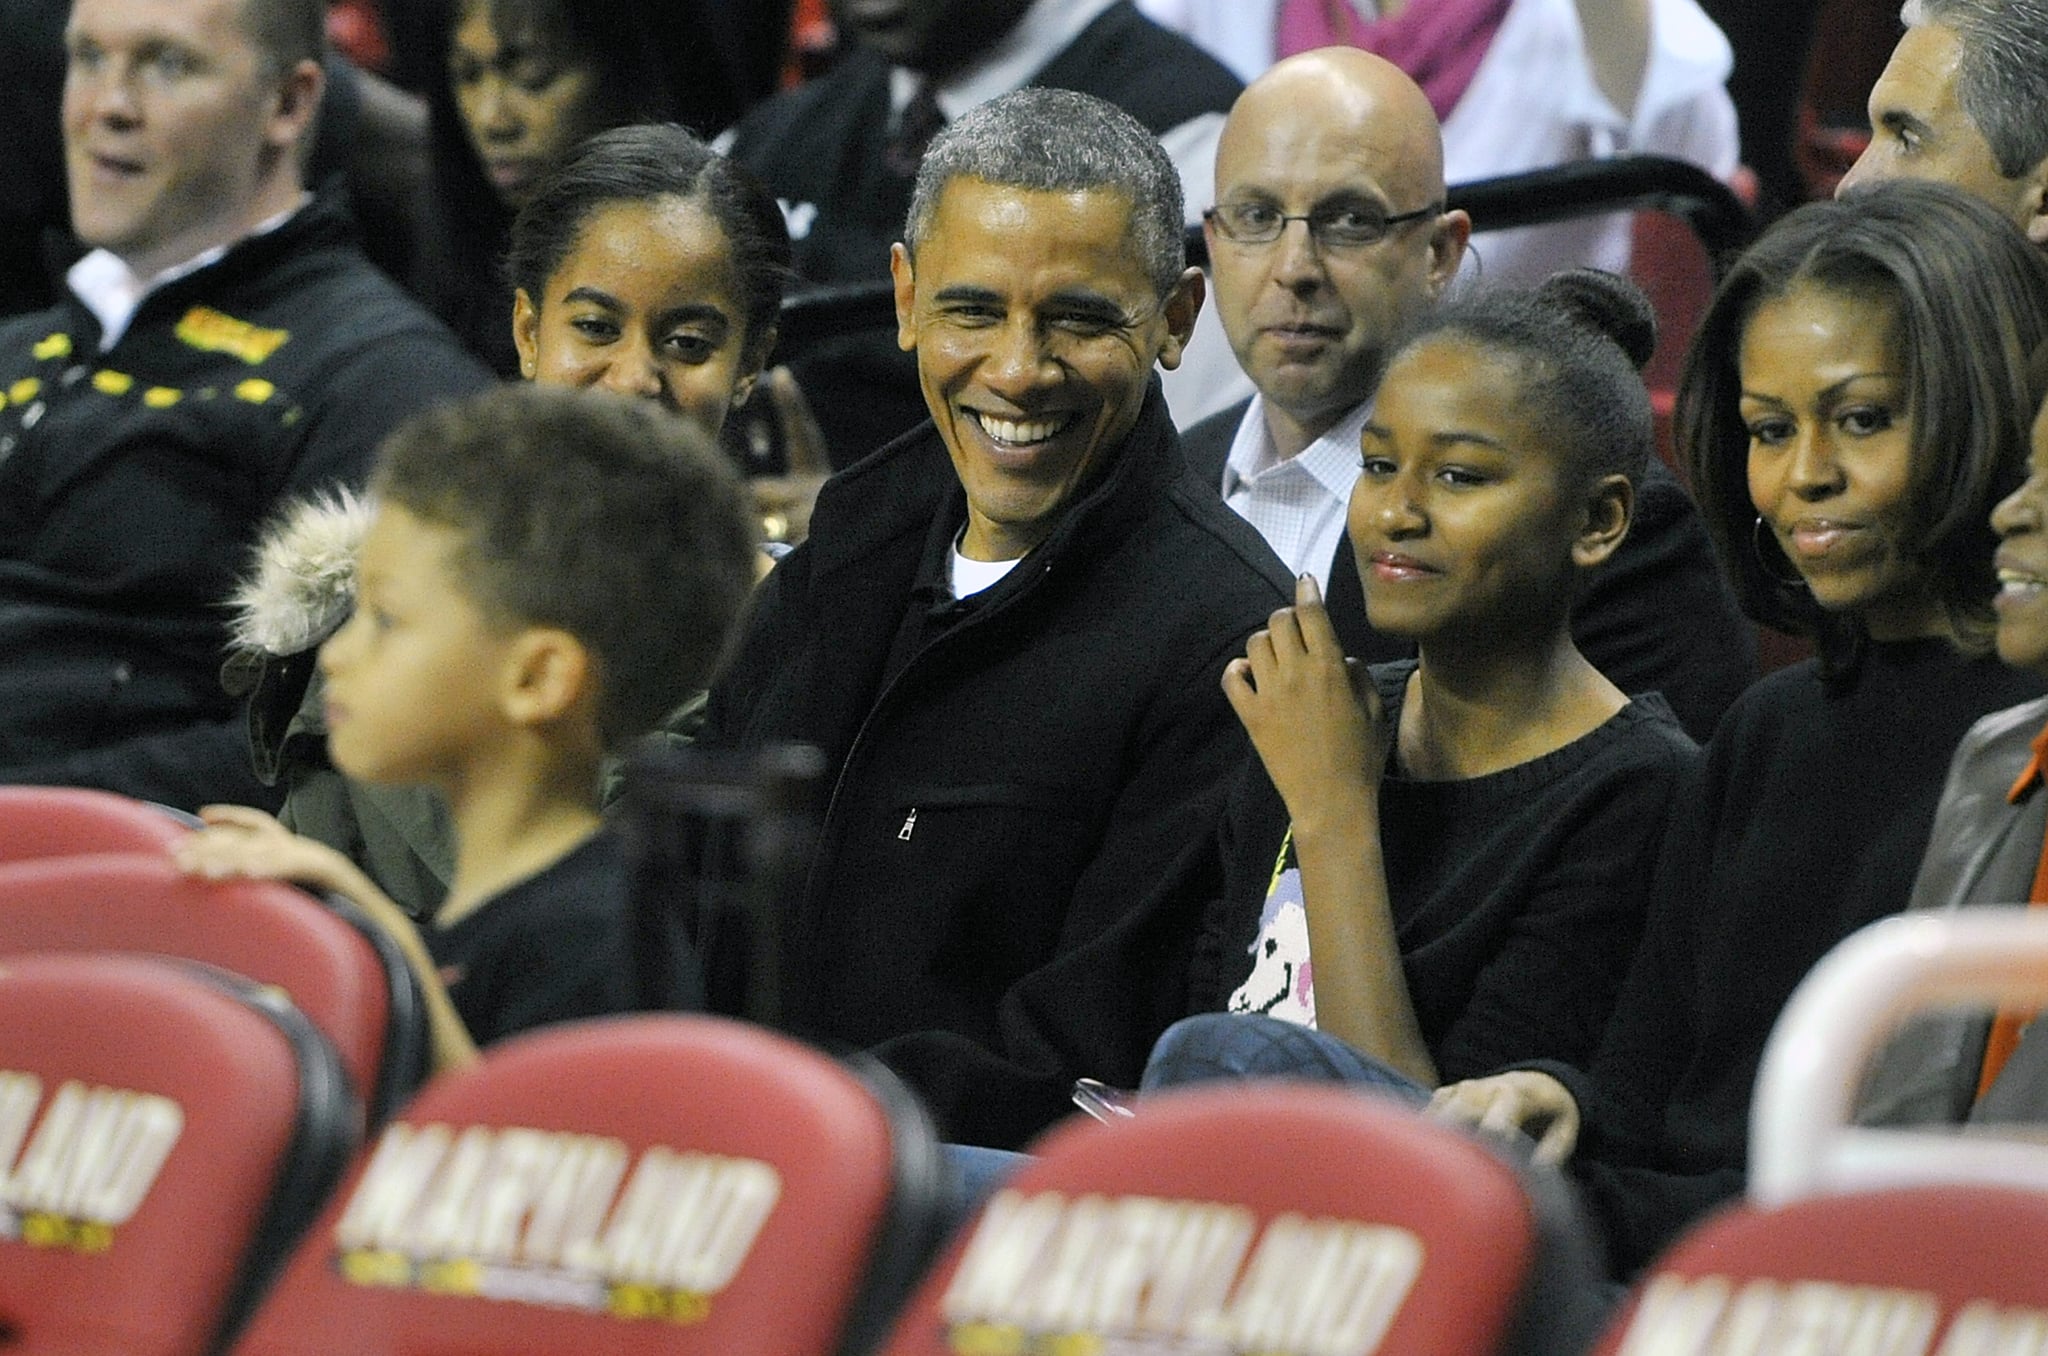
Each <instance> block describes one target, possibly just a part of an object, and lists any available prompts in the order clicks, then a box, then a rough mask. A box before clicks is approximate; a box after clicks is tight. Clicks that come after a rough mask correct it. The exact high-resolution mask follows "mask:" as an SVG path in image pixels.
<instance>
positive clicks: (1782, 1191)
mask: <svg viewBox="0 0 2048 1356" xmlns="http://www.w3.org/2000/svg"><path fill="white" fill-rule="evenodd" d="M2007 995H2010V996H2013V997H2025V998H2026V999H2028V1000H2030V1001H2038V1000H2040V999H2042V998H2044V997H2048V919H2042V918H2038V917H2036V918H2028V917H2026V916H2025V912H2024V911H2021V910H1998V909H1966V910H1963V911H1961V912H1960V913H1956V914H1932V913H1930V914H1914V915H1907V916H1904V917H1898V918H1891V919H1886V920H1884V921H1883V922H1880V923H1877V924H1875V925H1873V926H1871V927H1868V928H1865V929H1863V930H1862V931H1861V932H1859V933H1857V934H1855V935H1853V936H1851V937H1850V938H1848V939H1847V940H1846V941H1844V942H1843V943H1842V944H1841V945H1840V946H1838V947H1837V948H1836V949H1835V950H1834V951H1833V952H1831V953H1830V954H1829V955H1828V956H1827V957H1826V958H1824V959H1823V960H1822V962H1821V964H1820V965H1819V966H1817V967H1816V968H1815V970H1814V972H1813V973H1812V974H1811V975H1810V976H1808V978H1807V980H1806V981H1805V983H1804V984H1802V986H1801V987H1800V989H1799V990H1798V991H1797V992H1795V993H1794V995H1793V997H1792V1000H1791V1002H1790V1003H1789V1004H1788V1005H1787V1006H1786V1009H1785V1012H1784V1014H1783V1015H1782V1016H1781V1017H1780V1019H1779V1021H1778V1024H1777V1026H1776V1028H1775V1029H1774V1030H1773V1032H1772V1035H1771V1041H1770V1044H1769V1045H1768V1047H1767V1048H1766V1051H1765V1055H1764V1063H1763V1068H1762V1071H1761V1072H1760V1074H1759V1076H1758V1080H1757V1093H1756V1098H1755V1101H1754V1104H1753V1108H1752V1116H1751V1132H1750V1138H1751V1145H1752V1149H1751V1161H1750V1183H1749V1198H1748V1199H1747V1200H1745V1201H1743V1202H1741V1203H1738V1204H1735V1205H1732V1206H1730V1207H1727V1208H1725V1209H1723V1210H1722V1211H1720V1212H1718V1213H1717V1214H1715V1215H1713V1216H1710V1217H1709V1218H1708V1219H1707V1220H1705V1221H1704V1222H1702V1223H1701V1224H1700V1225H1698V1226H1697V1227H1696V1228H1694V1229H1693V1230H1691V1231H1689V1232H1688V1233H1687V1234H1686V1235H1685V1236H1684V1237H1682V1238H1681V1239H1680V1240H1679V1241H1678V1242H1677V1243H1676V1244H1675V1245H1673V1247H1672V1248H1671V1249H1670V1251H1669V1252H1667V1253H1666V1255H1665V1256H1663V1257H1662V1258H1660V1259H1658V1261H1657V1262H1656V1263H1655V1264H1654V1265H1652V1266H1651V1268H1650V1269H1649V1271H1648V1272H1647V1273H1646V1274H1645V1277H1644V1279H1643V1280H1642V1282H1641V1283H1640V1284H1639V1285H1638V1287H1637V1290H1636V1292H1635V1294H1634V1295H1633V1296H1632V1297H1631V1300H1630V1302H1629V1304H1628V1305H1627V1306H1626V1307H1625V1308H1624V1310H1623V1311H1622V1313H1621V1315H1620V1316H1619V1317H1618V1318H1617V1320H1616V1321H1615V1323H1614V1324H1613V1326H1612V1327H1611V1329H1610V1330H1609V1332H1608V1334H1607V1336H1606V1337H1605V1338H1604V1339H1603V1341H1602V1343H1601V1344H1600V1347H1599V1350H1600V1351H1601V1352H1603V1353H1613V1352H1625V1353H1639V1352H1659V1353H1671V1354H1672V1356H1681V1354H1683V1353H1695V1352H1698V1353H1706V1352H1720V1351H1743V1352H1759V1353H1769V1352H1791V1351H1799V1352H1813V1353H1831V1352H1843V1353H1849V1352H1872V1353H1892V1352H1898V1353H1907V1352H1911V1353H1923V1352H1941V1353H1946V1354H1947V1356H1976V1354H1977V1353H1984V1354H1985V1356H1990V1353H1999V1354H2000V1356H2015V1354H2017V1353H2031V1352H2039V1351H2042V1350H2043V1349H2044V1348H2048V1267H2043V1266H2041V1265H2040V1264H2039V1259H2040V1258H2042V1257H2043V1256H2048V1146H2044V1145H2042V1144H2041V1143H2040V1142H2039V1141H2038V1140H2035V1141H2031V1142H2029V1141H2025V1140H2018V1139H1995V1138H1985V1137H1980V1136H1979V1135H1976V1134H1972V1135H1969V1136H1966V1137H1965V1136H1959V1135H1958V1134H1956V1133H1955V1132H1954V1131H1953V1130H1952V1129H1949V1128H1940V1129H1935V1130H1926V1129H1922V1130H1881V1129H1864V1128H1853V1127H1852V1126H1851V1125H1850V1123H1849V1122H1850V1114H1851V1111H1852V1109H1853V1105H1854V1100H1855V1097H1856V1094H1857V1089H1858V1087H1859V1085H1860V1083H1861V1081H1862V1073H1863V1070H1864V1068H1865V1066H1866V1065H1867V1064H1868V1063H1869V1061H1870V1057H1871V1056H1872V1055H1873V1053H1874V1052H1875V1051H1876V1050H1877V1049H1878V1048H1879V1047H1880V1045H1881V1043H1882V1042H1883V1041H1884V1040H1885V1039H1886V1038H1887V1037H1888V1035H1889V1034H1890V1032H1891V1031H1892V1030H1893V1029H1895V1026H1896V1024H1897V1021H1898V1019H1900V1018H1901V1017H1904V1016H1906V1015H1908V1014H1909V1013H1911V1012H1913V1011H1915V1010H1917V1009H1918V1008H1920V1007H1923V1006H1930V1005H1946V1004H1952V1003H1956V1002H1959V1001H1963V1000H1965V999H1969V998H1974V999H1977V1000H1993V999H1996V998H1999V997H2003V996H2007Z"/></svg>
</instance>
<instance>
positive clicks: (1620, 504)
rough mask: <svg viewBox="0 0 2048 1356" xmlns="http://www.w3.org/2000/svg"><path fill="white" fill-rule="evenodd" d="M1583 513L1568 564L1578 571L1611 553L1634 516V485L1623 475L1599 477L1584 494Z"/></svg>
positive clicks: (1625, 533) (1586, 568) (1624, 534)
mask: <svg viewBox="0 0 2048 1356" xmlns="http://www.w3.org/2000/svg"><path fill="white" fill-rule="evenodd" d="M1585 504H1586V516H1585V519H1584V521H1582V522H1581V523H1580V524H1579V535H1578V537H1577V538H1576V539H1575V540H1574V541H1573V542H1572V564H1574V565H1576V566H1578V567H1579V568H1580V569H1582V570H1589V569H1591V568H1593V566H1595V565H1598V564H1600V563H1601V562H1603V561H1605V560H1606V559H1607V558H1608V557H1609V556H1612V555H1613V554H1614V553H1615V551H1616V550H1618V549H1619V548H1620V546H1621V542H1622V538H1624V537H1626V536H1628V525H1629V522H1630V520H1631V519H1633V518H1634V517H1635V511H1636V488H1635V486H1634V485H1633V484H1631V483H1630V482H1629V478H1628V477H1627V476H1619V475H1616V476H1602V477H1600V479H1599V481H1598V482H1596V483H1595V484H1594V486H1593V488H1592V489H1591V490H1589V491H1588V492H1587V494H1586V500H1585Z"/></svg>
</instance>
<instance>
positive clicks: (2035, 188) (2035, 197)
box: [2020, 156, 2048, 249]
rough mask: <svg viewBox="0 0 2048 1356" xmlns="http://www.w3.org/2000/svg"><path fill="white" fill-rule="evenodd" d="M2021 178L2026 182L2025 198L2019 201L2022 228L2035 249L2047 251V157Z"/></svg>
mask: <svg viewBox="0 0 2048 1356" xmlns="http://www.w3.org/2000/svg"><path fill="white" fill-rule="evenodd" d="M2021 177H2022V178H2024V179H2025V180H2026V196H2025V197H2023V198H2022V199H2021V200H2020V205H2021V207H2022V208H2024V209H2025V211H2026V219H2025V221H2024V222H2023V223H2022V228H2023V229H2024V230H2025V231H2026V233H2027V239H2029V240H2031V241H2033V242H2034V246H2035V248H2037V249H2048V156H2043V157H2042V158H2041V163H2040V164H2038V165H2036V166H2034V167H2033V168H2032V169H2030V170H2028V171H2027V172H2026V174H2025V175H2023V176H2021Z"/></svg>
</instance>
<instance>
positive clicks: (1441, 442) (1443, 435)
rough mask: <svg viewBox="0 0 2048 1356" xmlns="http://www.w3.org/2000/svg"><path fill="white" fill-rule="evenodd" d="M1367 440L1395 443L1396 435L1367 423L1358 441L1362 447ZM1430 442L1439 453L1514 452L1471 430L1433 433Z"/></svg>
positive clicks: (1494, 439) (1498, 441)
mask: <svg viewBox="0 0 2048 1356" xmlns="http://www.w3.org/2000/svg"><path fill="white" fill-rule="evenodd" d="M1367 438H1370V439H1372V440H1373V441H1374V442H1376V443H1390V442H1392V441H1394V435H1393V434H1391V433H1389V432H1388V431H1387V428H1386V426H1385V425H1384V424H1375V423H1371V422H1368V423H1366V424H1365V425H1364V427H1362V428H1360V429H1359V430H1358V440H1359V443H1360V444H1361V445H1363V444H1364V442H1365V440H1366V439H1367ZM1428 442H1429V445H1430V447H1432V448H1434V449H1436V450H1439V451H1441V450H1442V449H1444V448H1447V447H1461V446H1470V447H1487V448H1491V449H1493V450H1494V451H1495V452H1502V453H1512V452H1513V451H1514V449H1513V448H1511V447H1509V446H1508V445H1507V444H1506V443H1504V442H1502V441H1501V440H1500V439H1498V438H1490V437H1488V436H1487V435H1486V434H1484V433H1475V432H1473V431H1471V430H1469V429H1456V428H1454V429H1446V430H1443V431H1441V432H1437V433H1432V434H1430V435H1429V438H1428Z"/></svg>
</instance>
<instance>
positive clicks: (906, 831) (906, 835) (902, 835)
mask: <svg viewBox="0 0 2048 1356" xmlns="http://www.w3.org/2000/svg"><path fill="white" fill-rule="evenodd" d="M916 827H917V807H916V806H915V805H913V806H911V807H910V814H909V816H908V817H907V818H905V819H904V821H903V827H902V828H900V829H898V830H896V840H897V841H898V842H901V843H907V842H909V841H910V831H911V830H912V829H915V828H916Z"/></svg>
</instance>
